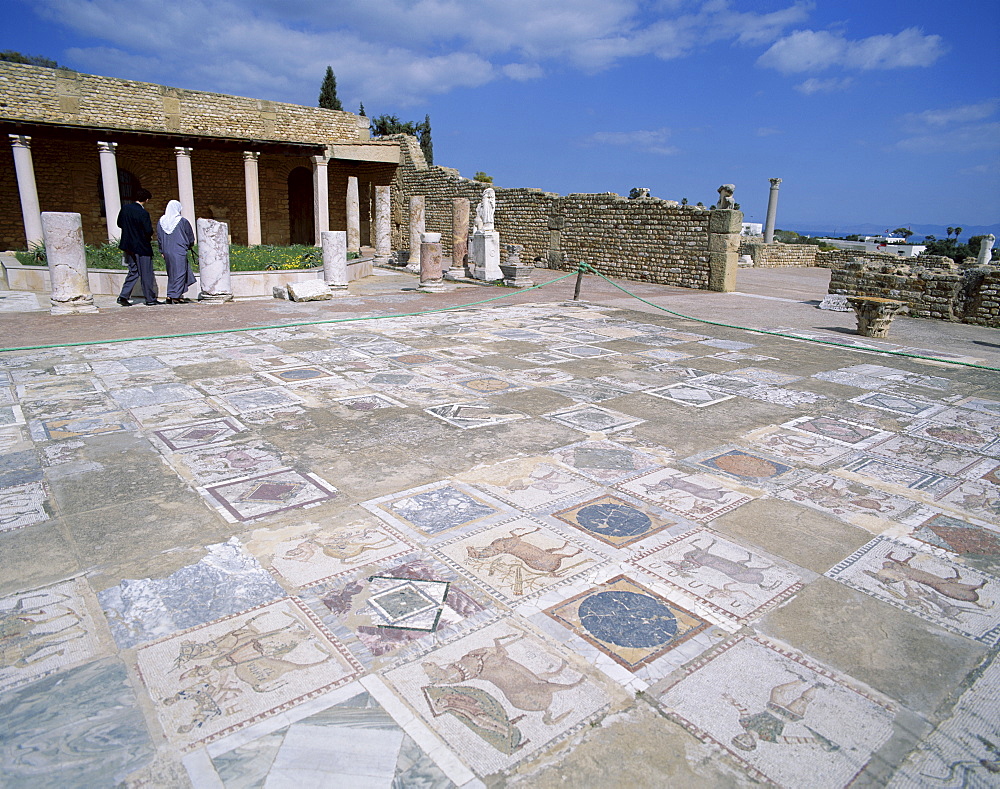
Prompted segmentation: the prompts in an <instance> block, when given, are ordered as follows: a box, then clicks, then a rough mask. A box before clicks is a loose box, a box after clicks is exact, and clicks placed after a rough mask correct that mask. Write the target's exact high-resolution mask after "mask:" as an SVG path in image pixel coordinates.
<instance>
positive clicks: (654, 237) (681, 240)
mask: <svg viewBox="0 0 1000 789" xmlns="http://www.w3.org/2000/svg"><path fill="white" fill-rule="evenodd" d="M392 139H397V140H399V141H400V142H401V143H402V145H401V146H400V147H401V149H402V156H401V162H400V167H399V169H398V170H397V172H396V176H395V179H394V181H393V184H392V186H393V187H394V188H393V194H392V244H393V248H394V249H406V247H407V246H408V245H409V200H410V197H411V196H412V195H422V196H423V197H424V214H425V225H426V228H427V230H428V231H429V232H437V233H441V237H442V243H443V244H444V247H445V252H446V254H451V222H452V217H451V212H452V199H453V198H455V197H466V198H468V199H469V203H470V227H471V226H472V224H473V220H474V218H475V209H476V206H477V205H478V203H479V201H480V199H481V198H482V194H483V191H484V190H485V189H486V188H487V187H488V186H489V185H488V184H483V183H479V182H476V181H471V180H469V179H467V178H462V177H461V175H459V173H458V171H456V170H452V169H450V168H447V167H437V166H428V165H427V163H426V161H425V160H424V157H423V154H422V153H421V151H420V148H419V146H418V145H417V143H416V140H415V139H414V138H413V137H405V136H402V135H400V136H398V137H393V138H392ZM495 191H496V197H497V206H496V229H497V231H498V232H499V233H500V243H501V245H502V246H506V245H508V244H520V245H521V246H523V247H524V251H523V252H522V253H521V260H522V261H525V262H531V261H535V262H536V264H537V265H544V266H547V267H549V268H555V269H570V268H574V267H575V266H576V264H577V263H578V262H580V261H584V262H586V263H589V264H590V265H592V266H593V267H594V268H596V269H597V270H598V271H600V272H601V273H603V274H605V275H607V276H614V277H622V278H625V279H633V280H641V281H645V282H656V283H659V284H666V285H677V286H680V287H687V288H699V289H708V288H710V287H712V288H719V289H722V288H723V287H725V286H726V285H728V287H729V289H732V288H733V287H734V285H735V283H734V280H733V276H735V275H734V273H733V274H731V275H729V276H728V277H727V276H726V275H725V273H724V271H723V270H722V269H723V268H724V266H725V265H729V266H730V267H731V268H732V272H735V267H736V257H737V254H736V252H737V248H738V234H739V230H740V222H742V214H741V213H740V212H736V211H730V212H719V217H720V220H721V219H722V218H723V217H724V219H725V221H721V222H719V223H718V224H719V227H718V228H713V233H712V234H710V227H709V220H710V217H711V215H712V213H713V212H712V211H710V210H709V209H707V208H699V207H696V206H682V205H679V204H678V203H676V202H674V201H668V200H660V199H658V198H646V197H644V198H639V199H635V200H629V199H626V198H624V197H621V196H620V195H617V194H614V193H611V192H607V193H603V194H570V195H565V196H562V195H558V194H556V193H554V192H543V191H542V190H540V189H529V188H518V189H505V188H499V187H495ZM730 214H732V215H739V216H738V221H736V223H735V228H736V230H735V235H734V234H733V231H732V226H733V221H734V220H733V217H731V216H729V215H730ZM710 235H714V236H715V241H714V242H711V241H710ZM503 254H504V256H505V254H506V253H505V252H504V253H503ZM713 254H714V255H716V256H717V259H716V260H715V268H716V269H717V270H718V276H715V277H714V278H713V276H712V275H711V270H712V268H713V258H712V255H713ZM720 267H721V268H720Z"/></svg>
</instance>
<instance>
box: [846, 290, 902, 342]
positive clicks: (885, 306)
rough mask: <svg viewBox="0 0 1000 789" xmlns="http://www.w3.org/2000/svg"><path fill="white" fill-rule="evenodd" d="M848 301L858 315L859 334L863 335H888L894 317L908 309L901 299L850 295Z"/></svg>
mask: <svg viewBox="0 0 1000 789" xmlns="http://www.w3.org/2000/svg"><path fill="white" fill-rule="evenodd" d="M847 303H848V304H850V305H851V306H852V307H853V308H854V313H855V314H856V315H857V317H858V334H860V335H861V336H862V337H888V336H889V324H891V323H892V319H893V318H895V317H896V315H898V314H899V313H900V312H903V311H905V310H906V309H907V307H906V304H904V303H903V302H901V301H895V300H894V299H882V298H878V297H877V296H848V297H847Z"/></svg>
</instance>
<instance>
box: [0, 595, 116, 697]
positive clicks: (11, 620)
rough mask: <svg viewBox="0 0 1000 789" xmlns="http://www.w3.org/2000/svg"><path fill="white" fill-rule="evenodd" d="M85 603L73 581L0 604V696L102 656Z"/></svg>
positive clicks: (88, 605) (88, 602) (87, 599)
mask: <svg viewBox="0 0 1000 789" xmlns="http://www.w3.org/2000/svg"><path fill="white" fill-rule="evenodd" d="M91 597H92V596H91V594H90V590H89V588H88V587H87V584H86V582H85V581H83V580H81V579H75V580H72V581H64V582H63V583H59V584H55V585H53V586H47V587H43V588H41V589H34V590H32V591H30V592H22V593H20V594H15V595H11V596H10V597H4V598H0V691H6V690H8V689H9V688H13V687H17V686H18V685H24V684H26V683H28V682H33V681H35V680H37V679H38V678H39V677H44V676H45V675H46V674H52V673H53V672H57V671H64V670H66V669H68V668H72V667H73V666H77V665H80V664H81V663H86V662H88V661H91V660H94V659H95V658H98V657H101V656H102V655H105V654H108V652H109V650H108V649H107V647H106V646H105V645H104V644H103V643H102V640H101V638H100V635H99V633H98V630H97V624H96V622H95V619H94V615H93V613H92V612H91V606H93V605H94V604H93V602H92V601H91ZM94 607H95V608H96V606H94Z"/></svg>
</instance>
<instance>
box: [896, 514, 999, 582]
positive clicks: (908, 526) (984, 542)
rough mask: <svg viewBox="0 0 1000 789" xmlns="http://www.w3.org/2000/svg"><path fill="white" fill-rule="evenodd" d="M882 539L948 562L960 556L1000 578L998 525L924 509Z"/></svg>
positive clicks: (969, 563) (965, 561) (961, 559)
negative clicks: (888, 538) (948, 559)
mask: <svg viewBox="0 0 1000 789" xmlns="http://www.w3.org/2000/svg"><path fill="white" fill-rule="evenodd" d="M882 536H884V537H892V538H894V539H898V540H902V541H903V542H906V543H907V544H908V545H912V546H913V547H916V548H918V549H920V550H923V551H930V552H931V553H934V554H936V555H938V556H943V557H945V558H951V557H954V556H958V557H960V561H962V562H963V563H965V564H968V565H969V566H972V567H976V568H977V569H980V570H984V571H986V572H989V573H992V574H993V575H996V576H998V577H1000V528H997V527H996V525H995V524H989V523H984V522H978V521H976V519H974V518H970V517H968V516H966V517H963V518H959V517H956V516H955V515H954V514H952V513H949V512H945V511H943V510H941V509H939V508H937V507H932V506H921V507H918V508H917V509H916V510H915V511H914V512H913V513H911V514H910V515H909V516H907V518H906V519H905V520H904V521H903V522H902V523H901V524H900V525H898V526H895V527H894V528H893V529H891V530H888V531H886V532H884V533H883V535H882Z"/></svg>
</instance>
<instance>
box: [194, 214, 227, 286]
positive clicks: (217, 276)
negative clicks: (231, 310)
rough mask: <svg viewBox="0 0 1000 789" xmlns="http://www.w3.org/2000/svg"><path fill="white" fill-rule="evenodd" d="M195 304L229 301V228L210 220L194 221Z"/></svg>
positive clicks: (223, 223)
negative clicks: (198, 289)
mask: <svg viewBox="0 0 1000 789" xmlns="http://www.w3.org/2000/svg"><path fill="white" fill-rule="evenodd" d="M198 269H199V280H200V282H201V293H199V294H198V301H205V302H208V303H209V304H222V303H224V302H227V301H232V300H233V284H232V278H231V275H230V271H229V226H228V225H227V224H226V223H225V222H216V221H215V220H214V219H199V220H198Z"/></svg>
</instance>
